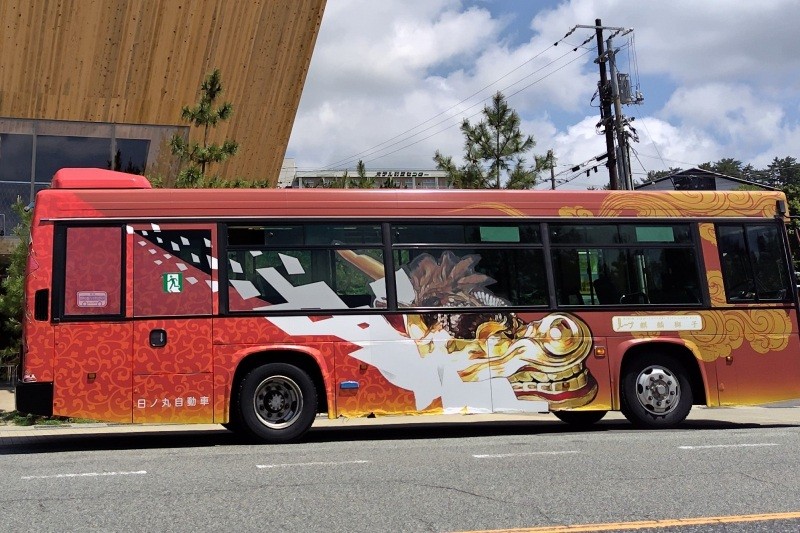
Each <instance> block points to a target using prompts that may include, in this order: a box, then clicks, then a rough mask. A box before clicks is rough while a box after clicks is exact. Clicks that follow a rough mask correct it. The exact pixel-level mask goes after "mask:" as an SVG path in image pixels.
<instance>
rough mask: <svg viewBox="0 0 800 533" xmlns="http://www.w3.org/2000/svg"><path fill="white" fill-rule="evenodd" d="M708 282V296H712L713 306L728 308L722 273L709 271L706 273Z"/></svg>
mask: <svg viewBox="0 0 800 533" xmlns="http://www.w3.org/2000/svg"><path fill="white" fill-rule="evenodd" d="M706 279H707V280H708V294H709V296H711V305H713V306H714V307H728V306H729V305H730V304H728V302H727V300H726V298H725V284H724V283H723V282H722V272H721V271H719V270H709V271H708V272H706Z"/></svg>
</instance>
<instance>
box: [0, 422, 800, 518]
mask: <svg viewBox="0 0 800 533" xmlns="http://www.w3.org/2000/svg"><path fill="white" fill-rule="evenodd" d="M783 411H786V412H788V413H789V416H788V417H784V418H783V419H787V418H788V419H789V420H791V419H793V415H794V413H797V414H798V415H800V409H786V410H783ZM798 450H800V420H798V422H797V423H791V422H789V423H757V424H753V423H749V422H736V421H730V420H729V421H724V420H723V421H703V420H693V421H690V422H688V423H687V424H686V426H684V427H682V428H680V429H676V430H670V431H641V430H634V429H631V427H630V426H629V425H627V424H626V423H625V422H622V421H619V420H610V421H603V422H601V423H600V424H598V426H597V427H596V429H594V430H592V431H586V432H576V431H573V430H571V429H570V428H569V427H567V426H565V425H563V424H561V423H559V422H556V421H552V422H551V421H547V422H543V421H536V422H513V423H502V422H477V423H476V422H472V423H447V424H445V425H442V426H432V425H428V424H416V425H366V426H355V427H348V428H329V427H328V428H317V429H313V430H312V431H311V433H310V434H309V436H308V439H306V441H305V442H303V443H299V444H292V445H282V446H262V445H253V444H249V443H247V442H244V441H242V440H241V439H239V438H237V437H236V436H234V435H233V434H230V433H228V432H226V431H224V430H221V429H220V430H210V431H181V432H177V431H175V432H170V431H160V432H155V433H152V434H141V433H139V434H102V433H100V434H94V435H85V434H84V435H63V436H58V434H57V433H56V435H55V436H54V437H48V438H47V439H38V440H36V441H31V442H28V443H24V444H22V445H3V446H0V453H2V454H4V457H0V509H1V511H0V530H3V531H219V530H223V529H225V530H234V529H235V530H238V531H326V532H335V531H348V532H350V531H474V530H497V529H503V528H533V527H542V526H558V525H567V524H568V525H580V524H598V523H628V522H634V521H643V520H662V521H670V520H676V519H684V518H696V517H718V516H727V517H731V516H734V517H735V516H739V515H751V514H756V513H759V514H761V513H796V514H797V513H798V512H800V457H798V453H797V452H798ZM797 516H800V514H798V515H797ZM662 525H669V526H670V527H666V528H661V527H659V528H647V527H641V528H639V529H638V531H660V532H663V531H680V532H681V533H688V532H694V531H703V532H711V531H725V532H736V531H748V532H750V531H770V532H771V531H792V532H796V531H798V530H800V520H799V519H798V518H796V517H795V518H790V519H785V520H766V521H761V522H733V523H728V524H699V525H680V524H679V523H671V522H664V523H662ZM620 527H623V526H622V525H621V526H620ZM583 530H584V531H588V530H591V529H583Z"/></svg>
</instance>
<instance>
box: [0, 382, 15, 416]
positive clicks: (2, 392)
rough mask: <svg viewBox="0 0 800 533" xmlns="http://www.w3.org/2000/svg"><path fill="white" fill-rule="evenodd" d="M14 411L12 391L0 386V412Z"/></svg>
mask: <svg viewBox="0 0 800 533" xmlns="http://www.w3.org/2000/svg"><path fill="white" fill-rule="evenodd" d="M13 410H14V389H12V388H10V387H5V386H2V385H0V411H13Z"/></svg>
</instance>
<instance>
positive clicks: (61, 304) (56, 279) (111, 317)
mask: <svg viewBox="0 0 800 533" xmlns="http://www.w3.org/2000/svg"><path fill="white" fill-rule="evenodd" d="M109 227H111V228H117V229H118V230H119V238H120V247H121V254H120V287H119V288H120V312H119V313H104V314H99V313H98V314H87V315H69V314H67V313H66V308H65V302H66V294H65V291H66V276H67V251H68V250H67V231H68V230H69V229H70V228H109ZM127 264H128V253H127V246H126V239H125V223H122V222H119V221H107V222H104V221H103V220H102V219H97V220H89V221H63V222H62V221H58V222H55V223H54V224H53V264H52V272H53V279H52V288H53V296H52V302H51V309H50V316H51V317H52V322H53V323H58V322H95V321H97V322H119V321H121V320H123V319H125V318H126V309H127V304H128V298H129V297H130V296H129V295H128V291H127V284H126V278H127V276H126V273H127V272H126V271H127Z"/></svg>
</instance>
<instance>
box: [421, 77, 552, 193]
mask: <svg viewBox="0 0 800 533" xmlns="http://www.w3.org/2000/svg"><path fill="white" fill-rule="evenodd" d="M483 117H484V118H483V120H481V121H480V122H479V123H477V124H475V125H472V124H470V122H469V120H468V119H464V122H462V124H461V133H462V134H463V135H464V164H463V165H462V166H460V167H458V166H456V164H455V163H454V162H453V159H452V157H450V156H445V155H443V154H442V153H441V152H439V151H438V150H437V151H436V154H435V155H434V157H433V160H434V162H435V163H436V168H437V169H439V170H444V171H446V172H448V174H449V176H450V182H451V185H452V186H453V187H456V188H464V189H480V188H489V187H491V188H497V189H499V188H501V187H502V186H503V183H505V187H506V188H509V189H517V188H519V189H529V188H532V187H533V186H534V185H535V184H536V180H537V179H538V176H539V171H540V170H541V168H542V167H541V158H535V159H536V163H535V164H534V166H532V167H526V166H525V159H524V155H525V153H526V152H528V151H530V150H531V149H532V148H533V147H534V146H535V144H536V142H535V141H534V140H533V137H532V136H531V135H524V134H523V133H522V131H521V130H520V118H519V114H518V113H517V112H516V111H515V110H513V109H511V107H509V105H508V102H507V101H506V98H505V96H503V94H502V93H500V92H498V93H496V94H495V95H494V96H493V97H492V102H491V104H490V105H487V106H485V107H484V108H483Z"/></svg>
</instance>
